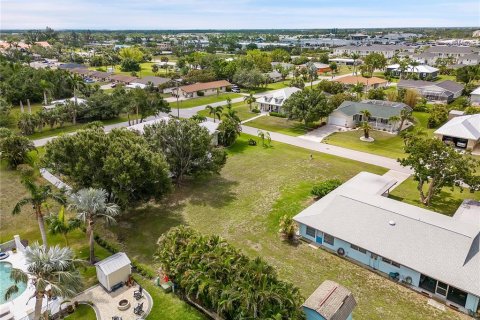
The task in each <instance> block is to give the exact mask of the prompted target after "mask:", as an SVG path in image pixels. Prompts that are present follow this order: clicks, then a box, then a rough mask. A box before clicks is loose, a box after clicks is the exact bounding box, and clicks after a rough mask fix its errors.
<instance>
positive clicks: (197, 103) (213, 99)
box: [170, 92, 242, 110]
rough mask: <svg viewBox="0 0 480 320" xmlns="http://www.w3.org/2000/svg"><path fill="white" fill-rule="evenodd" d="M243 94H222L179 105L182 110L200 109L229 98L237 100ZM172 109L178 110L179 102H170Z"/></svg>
mask: <svg viewBox="0 0 480 320" xmlns="http://www.w3.org/2000/svg"><path fill="white" fill-rule="evenodd" d="M241 96H242V95H241V94H238V93H232V92H229V93H221V94H219V95H218V96H217V95H211V96H206V97H199V98H193V99H188V100H182V101H179V102H178V105H179V107H180V109H186V108H193V107H198V106H202V105H206V104H210V103H215V102H220V101H225V100H227V98H230V99H235V98H239V97H241ZM170 108H172V110H174V109H176V108H177V102H176V101H174V102H170Z"/></svg>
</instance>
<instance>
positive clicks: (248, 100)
mask: <svg viewBox="0 0 480 320" xmlns="http://www.w3.org/2000/svg"><path fill="white" fill-rule="evenodd" d="M243 101H245V103H247V104H248V108H249V109H250V111H252V104H254V103H255V102H256V101H257V99H256V98H255V97H254V95H253V92H250V94H249V95H248V96H245V97H243Z"/></svg>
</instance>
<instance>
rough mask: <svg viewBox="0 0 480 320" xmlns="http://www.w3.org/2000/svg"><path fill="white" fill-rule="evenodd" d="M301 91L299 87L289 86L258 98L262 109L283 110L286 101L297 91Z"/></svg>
mask: <svg viewBox="0 0 480 320" xmlns="http://www.w3.org/2000/svg"><path fill="white" fill-rule="evenodd" d="M298 91H301V89H299V88H295V87H287V88H283V89H279V90H275V91H273V92H270V93H269V94H267V95H264V96H261V97H260V98H258V99H257V103H258V105H259V107H260V110H262V111H265V112H281V111H282V106H283V104H284V103H285V101H286V100H287V99H288V98H290V96H291V95H292V94H294V93H295V92H298Z"/></svg>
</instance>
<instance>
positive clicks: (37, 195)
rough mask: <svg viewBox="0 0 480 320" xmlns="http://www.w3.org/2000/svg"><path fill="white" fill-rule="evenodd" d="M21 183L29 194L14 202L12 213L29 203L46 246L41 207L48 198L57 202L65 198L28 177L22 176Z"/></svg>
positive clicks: (18, 211)
mask: <svg viewBox="0 0 480 320" xmlns="http://www.w3.org/2000/svg"><path fill="white" fill-rule="evenodd" d="M22 184H23V186H24V187H25V189H26V190H27V191H28V193H29V195H28V196H27V197H25V198H22V199H21V200H20V201H18V202H17V204H15V207H13V210H12V214H13V215H17V214H19V213H20V212H21V211H22V207H24V206H26V205H30V206H31V208H32V209H33V214H34V216H35V219H37V223H38V227H39V229H40V235H41V236H42V243H43V245H44V246H45V247H46V246H47V245H48V243H47V233H46V232H45V219H44V215H43V211H42V208H43V207H44V205H45V204H46V203H47V201H48V200H49V199H52V200H54V201H56V202H58V203H64V202H65V198H64V196H63V194H60V193H56V192H53V191H52V188H51V187H50V186H49V185H47V186H44V185H38V184H36V183H34V182H33V181H32V180H31V179H30V178H24V179H23V180H22Z"/></svg>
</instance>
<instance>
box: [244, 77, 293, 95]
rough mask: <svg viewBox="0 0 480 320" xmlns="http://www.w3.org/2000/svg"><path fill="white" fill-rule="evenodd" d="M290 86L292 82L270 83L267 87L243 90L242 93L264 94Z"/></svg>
mask: <svg viewBox="0 0 480 320" xmlns="http://www.w3.org/2000/svg"><path fill="white" fill-rule="evenodd" d="M289 84H290V80H284V81H279V82H273V83H269V84H268V85H267V86H266V87H259V88H253V89H246V88H245V89H242V90H241V92H243V93H251V92H252V93H254V94H257V93H262V92H265V91H271V90H278V89H283V88H286V87H288V86H289Z"/></svg>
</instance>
